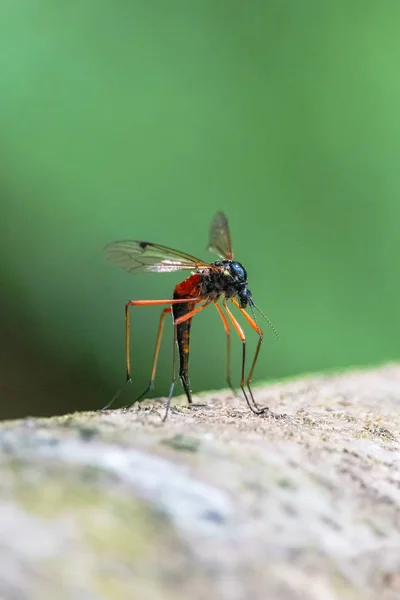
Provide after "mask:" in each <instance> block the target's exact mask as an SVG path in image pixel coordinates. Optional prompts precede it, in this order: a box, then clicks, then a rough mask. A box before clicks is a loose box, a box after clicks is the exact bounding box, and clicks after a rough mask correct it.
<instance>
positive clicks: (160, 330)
mask: <svg viewBox="0 0 400 600" xmlns="http://www.w3.org/2000/svg"><path fill="white" fill-rule="evenodd" d="M171 313H172V308H171V307H170V306H169V307H168V308H164V309H163V311H162V313H161V316H160V324H159V326H158V333H157V341H156V347H155V350H154V359H153V368H152V371H151V378H150V381H149V383H148V386H147V387H146V389H145V390H144V392H142V393H141V394H140V396H139V397H138V398H136V400H134V401H133V402H131V403H130V404H128V405H127V406H125V407H124V408H126V409H129V408H131V406H133V405H134V404H135V403H136V402H140V401H141V400H142V398H144V396H146V394H147V393H148V392H149V391H150V390H153V389H154V381H155V378H156V371H157V361H158V355H159V353H160V346H161V339H162V334H163V330H164V320H165V315H167V314H171Z"/></svg>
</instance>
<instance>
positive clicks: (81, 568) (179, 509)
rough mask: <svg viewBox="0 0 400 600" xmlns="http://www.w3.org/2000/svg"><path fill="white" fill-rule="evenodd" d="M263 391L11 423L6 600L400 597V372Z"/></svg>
mask: <svg viewBox="0 0 400 600" xmlns="http://www.w3.org/2000/svg"><path fill="white" fill-rule="evenodd" d="M256 391H257V399H258V401H259V402H260V403H264V404H268V405H269V406H270V408H271V409H272V410H274V411H276V412H280V413H286V414H287V417H286V418H285V419H283V420H278V421H277V420H274V419H271V418H265V417H264V418H263V417H257V416H254V415H252V414H251V413H249V411H248V410H247V408H246V405H245V404H244V402H243V401H241V400H240V399H236V398H233V397H232V395H231V393H230V392H218V393H209V394H207V395H204V396H203V398H202V400H206V401H207V403H208V405H209V406H208V408H197V409H192V410H189V409H187V408H185V407H184V406H183V404H180V405H179V407H178V409H177V410H174V411H173V412H172V413H171V415H170V419H169V421H168V422H167V423H166V424H165V425H161V423H160V414H162V405H161V404H160V402H159V401H150V402H145V403H143V404H142V405H141V407H140V408H139V409H136V410H133V411H132V412H128V413H124V412H123V411H118V410H117V411H111V412H109V413H107V414H101V413H83V414H73V415H67V416H64V417H54V418H51V419H25V420H20V421H10V422H5V423H3V424H1V425H0V447H1V455H0V456H1V467H0V469H1V471H0V472H1V478H0V486H1V497H0V598H1V599H4V600H25V599H26V600H28V599H29V600H32V599H33V600H36V599H40V600H54V599H57V600H64V599H65V600H67V599H68V600H71V599H73V600H75V599H77V600H80V599H82V600H103V599H109V598H110V599H113V600H119V599H129V600H136V599H138V600H139V599H140V600H144V599H146V600H153V599H154V600H169V599H171V600H172V599H173V600H183V599H185V600H186V599H188V598H190V599H191V600H197V599H199V600H200V599H202V600H204V599H205V598H206V599H207V598H209V599H210V600H211V599H212V600H214V599H221V600H247V599H252V600H258V599H260V600H268V599H274V600H275V599H276V600H339V599H340V600H360V599H364V598H365V599H378V598H379V599H382V600H389V599H390V600H392V599H393V600H394V599H396V600H398V599H399V598H400V468H399V467H400V367H398V366H395V365H389V366H387V367H382V368H379V369H376V370H369V371H357V372H350V373H346V374H341V375H337V376H333V375H329V376H310V377H306V378H302V379H299V380H296V381H291V382H285V383H280V384H275V385H272V386H267V387H263V388H259V389H257V390H256ZM180 401H181V402H183V399H180ZM178 402H179V401H178Z"/></svg>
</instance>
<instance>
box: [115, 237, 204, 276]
mask: <svg viewBox="0 0 400 600" xmlns="http://www.w3.org/2000/svg"><path fill="white" fill-rule="evenodd" d="M104 252H105V255H106V258H107V259H108V260H109V261H110V262H111V263H113V264H114V265H117V266H118V267H121V268H122V269H124V270H125V271H128V273H143V272H148V271H150V272H156V273H171V272H173V271H183V270H188V271H196V270H198V269H204V268H209V266H210V265H209V264H208V263H205V262H203V261H202V260H200V259H198V258H195V257H194V256H190V254H185V253H184V252H179V251H178V250H173V249H172V248H167V247H166V246H160V245H159V244H152V243H151V242H141V241H136V240H121V241H119V242H112V243H111V244H108V246H106V247H105V249H104Z"/></svg>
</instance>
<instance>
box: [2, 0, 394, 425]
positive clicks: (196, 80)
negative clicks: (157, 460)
mask: <svg viewBox="0 0 400 600" xmlns="http://www.w3.org/2000/svg"><path fill="white" fill-rule="evenodd" d="M399 19H400V4H397V3H395V2H386V1H383V2H379V3H378V2H374V1H373V0H353V1H352V2H348V0H336V1H335V2H320V1H319V0H302V2H299V1H297V0H288V1H287V2H282V1H281V0H272V1H269V2H265V0H250V1H249V2H242V1H239V0H229V1H223V0H222V1H217V0H191V1H190V2H187V1H184V0H171V1H169V2H165V1H164V0H154V1H152V2H148V1H145V0H135V1H134V2H132V1H127V0H80V1H79V2H59V1H55V0H41V2H32V0H20V1H19V2H15V0H3V2H2V3H1V6H0V22H1V23H2V34H1V37H0V124H1V137H0V158H1V165H0V206H1V214H0V251H1V264H0V279H1V287H0V302H1V306H0V309H1V330H0V333H1V345H0V352H1V361H0V363H1V364H0V378H1V379H0V390H1V399H2V401H1V406H0V416H1V417H3V418H4V417H11V416H19V415H26V414H51V413H61V412H63V411H65V410H75V409H84V408H97V407H100V406H102V405H103V404H105V403H106V402H107V401H108V400H109V398H110V396H111V395H112V393H113V392H114V390H115V389H116V388H117V387H118V386H119V385H120V383H121V382H123V380H124V317H123V314H124V304H125V302H126V300H128V299H133V298H169V297H170V296H171V294H172V290H173V287H174V285H175V284H176V283H177V282H178V281H179V279H180V276H179V275H178V276H177V275H170V274H168V275H166V274H165V275H164V274H162V275H157V274H154V275H153V274H145V275H141V276H136V277H133V276H129V275H128V274H126V273H125V272H123V271H120V270H118V269H116V268H114V267H112V266H110V265H108V264H107V263H106V262H105V261H104V259H103V256H102V248H103V246H104V245H105V244H106V243H108V242H110V241H112V240H115V239H119V238H133V239H135V238H136V239H145V240H153V241H156V242H159V243H161V244H165V245H170V246H172V247H175V248H177V249H182V250H184V251H186V252H189V253H192V254H195V255H198V256H200V257H202V258H205V259H209V260H214V257H213V256H212V255H211V254H209V253H208V252H206V250H205V247H206V243H207V233H208V227H209V223H210V220H211V218H212V217H213V215H214V213H215V212H216V210H219V209H222V210H224V211H226V213H227V215H228V216H229V219H230V224H231V230H232V237H233V241H234V250H235V256H236V258H237V259H238V260H240V261H241V262H243V264H244V265H245V266H246V268H247V270H248V274H249V281H250V284H249V287H250V288H251V290H252V292H253V294H254V297H255V299H256V302H257V303H258V304H259V306H260V307H261V308H262V309H263V310H264V311H265V312H266V313H267V314H268V315H269V317H270V318H271V320H272V321H273V323H274V324H275V326H276V327H277V329H278V330H279V333H280V336H281V337H280V339H279V340H277V339H276V338H275V337H274V335H273V334H272V332H271V331H270V330H269V328H268V326H267V325H266V326H265V331H266V338H265V345H264V346H263V351H262V354H261V357H260V362H259V365H258V368H257V372H256V375H255V379H256V380H258V381H261V380H269V379H276V378H280V377H284V376H292V375H296V374H299V373H302V372H305V371H319V370H326V369H329V370H331V369H341V368H346V367H350V366H355V365H368V364H372V363H377V362H382V361H386V360H393V359H398V358H399V355H400V325H399V319H398V314H399V309H398V305H399V292H400V284H399V249H400V244H399V221H400V203H399V192H400V168H399V160H400V158H399V157H400V119H399V106H400V71H399V64H400V41H399V28H398V23H399ZM158 316H159V308H142V309H136V312H135V313H133V314H132V321H133V349H132V360H133V365H134V370H133V375H134V383H135V387H136V390H137V391H141V389H142V388H143V387H145V385H146V382H147V379H148V376H149V372H150V366H151V360H152V353H153V346H154V341H155V335H156V329H157V323H158ZM167 325H168V326H167V327H166V336H165V340H164V343H163V346H162V353H161V359H160V366H159V376H158V380H157V390H156V391H157V393H158V394H159V395H165V394H166V393H167V390H168V386H169V379H170V368H171V334H172V331H171V329H172V327H171V326H170V324H169V323H168V324H167ZM246 331H248V329H246ZM249 335H250V337H251V340H252V342H251V343H252V344H253V347H254V342H255V340H254V337H252V336H251V334H250V332H249ZM192 346H193V348H192V355H191V379H192V386H193V390H194V392H196V391H201V390H205V389H208V388H218V387H223V386H224V385H225V339H224V333H223V329H222V325H221V323H220V321H219V317H218V315H217V313H216V311H215V310H212V309H210V310H208V311H205V312H203V313H202V314H201V315H199V316H198V317H197V318H196V320H195V321H194V323H193V328H192ZM234 349H235V354H236V355H237V356H236V357H235V363H234V364H235V366H236V367H238V366H239V353H240V344H239V343H237V344H235V346H234ZM238 377H239V373H238ZM178 391H179V393H181V390H180V386H178ZM126 400H127V401H128V400H129V398H126Z"/></svg>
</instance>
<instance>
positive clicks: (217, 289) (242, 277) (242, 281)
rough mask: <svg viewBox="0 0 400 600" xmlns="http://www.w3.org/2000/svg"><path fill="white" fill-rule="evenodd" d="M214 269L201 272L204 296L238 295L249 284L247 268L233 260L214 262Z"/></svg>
mask: <svg viewBox="0 0 400 600" xmlns="http://www.w3.org/2000/svg"><path fill="white" fill-rule="evenodd" d="M212 266H213V267H215V268H213V269H206V270H204V271H203V272H202V273H201V282H200V289H201V293H202V295H204V296H208V297H211V298H212V299H214V298H218V296H220V295H221V294H224V295H225V296H226V297H227V298H232V297H233V296H235V295H237V294H238V293H239V292H240V290H243V288H245V287H246V285H247V273H246V270H245V268H244V267H243V266H242V265H241V264H240V263H238V262H236V261H233V260H221V261H216V262H214V263H212Z"/></svg>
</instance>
